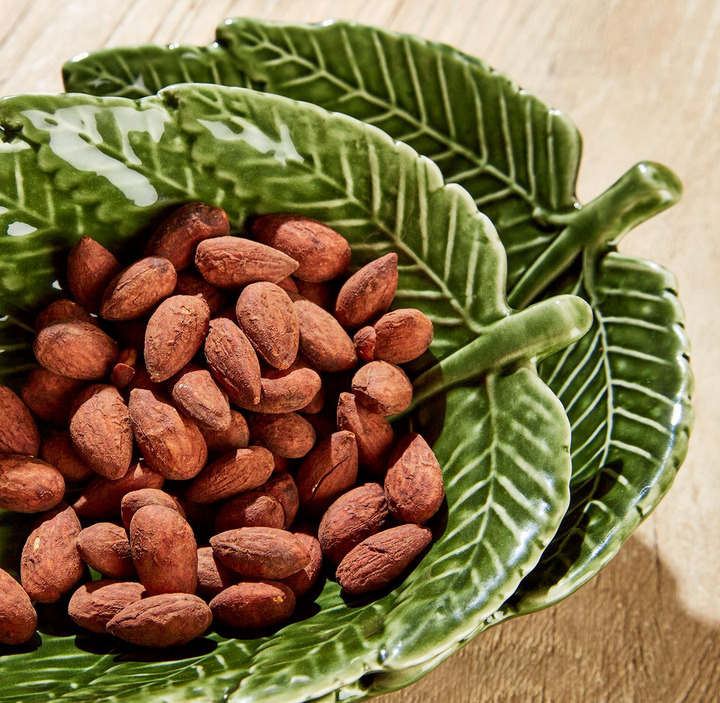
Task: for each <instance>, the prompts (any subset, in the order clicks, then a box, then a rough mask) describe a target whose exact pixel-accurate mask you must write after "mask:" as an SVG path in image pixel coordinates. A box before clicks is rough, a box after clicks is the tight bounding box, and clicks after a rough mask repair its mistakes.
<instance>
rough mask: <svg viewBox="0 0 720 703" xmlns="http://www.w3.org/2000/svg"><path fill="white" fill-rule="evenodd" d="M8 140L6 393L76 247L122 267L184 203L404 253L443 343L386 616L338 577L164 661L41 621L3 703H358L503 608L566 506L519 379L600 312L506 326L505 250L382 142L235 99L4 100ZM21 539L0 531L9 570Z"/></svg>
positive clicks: (357, 247) (15, 529)
mask: <svg viewBox="0 0 720 703" xmlns="http://www.w3.org/2000/svg"><path fill="white" fill-rule="evenodd" d="M0 129H1V130H2V132H0V136H1V137H2V140H1V141H0V294H1V295H2V299H1V301H0V305H1V306H2V310H0V319H1V320H2V323H0V349H1V350H2V352H3V355H2V374H3V377H4V380H6V381H9V382H11V383H12V382H14V381H17V379H18V375H19V373H20V372H21V371H22V370H23V369H25V368H26V367H27V366H28V364H30V363H31V362H32V356H31V351H30V346H29V342H30V339H31V335H30V333H29V332H27V331H26V330H25V327H27V326H28V323H27V320H29V319H32V317H31V315H32V313H33V312H35V311H36V310H37V307H38V306H39V305H40V304H41V303H42V302H44V301H46V300H47V298H48V297H49V296H51V295H57V290H53V289H58V288H62V270H63V258H64V255H65V253H66V252H67V250H68V247H69V246H70V245H71V244H72V242H73V241H74V240H76V239H77V238H78V237H79V236H81V235H83V234H90V235H92V236H94V237H97V238H98V239H99V240H100V241H102V242H103V243H105V244H106V245H108V246H109V247H110V248H111V249H112V250H114V251H115V252H117V253H118V254H119V255H120V256H123V255H125V256H132V255H133V254H134V252H136V251H137V249H138V246H140V245H141V240H142V239H143V237H144V236H146V233H147V232H148V231H149V230H150V228H151V227H152V225H153V223H154V222H156V221H157V219H158V218H159V217H160V216H161V215H162V213H163V211H165V210H166V209H167V208H168V207H169V206H173V205H175V204H177V203H180V202H184V201H190V200H202V201H204V202H207V203H212V204H215V205H219V206H222V207H223V208H224V209H225V210H226V211H227V213H228V215H229V217H230V220H231V222H232V223H233V226H234V227H235V229H236V230H240V229H241V228H242V225H243V223H244V221H245V219H246V217H247V216H248V215H250V214H255V213H267V212H278V211H296V212H302V213H305V214H307V215H310V216H313V217H317V218H318V219H321V220H324V221H326V222H328V223H330V224H331V225H332V226H334V227H336V228H337V229H338V230H339V231H340V232H341V233H343V234H344V235H345V236H346V237H347V238H348V240H349V241H350V242H351V245H352V248H353V260H354V264H356V265H357V264H360V263H362V262H363V260H365V259H367V258H374V257H376V256H378V255H379V254H381V253H383V252H385V251H387V250H390V249H392V250H395V251H397V252H398V254H399V257H400V259H399V268H400V285H399V295H398V300H399V302H400V303H401V304H402V305H413V306H417V307H418V308H420V309H422V310H424V311H425V312H426V314H428V316H430V317H431V319H432V320H433V322H434V324H435V332H436V335H435V340H434V342H433V345H432V347H431V350H430V353H428V354H427V355H426V357H424V359H423V362H422V363H421V364H420V365H418V366H417V367H416V373H417V374H418V376H417V379H416V381H415V383H416V387H417V389H418V398H417V402H416V405H415V409H414V411H413V412H412V413H411V414H410V415H409V419H410V420H411V421H412V422H413V424H415V425H417V426H418V427H420V428H422V429H423V431H424V432H425V433H426V434H427V436H428V438H429V440H430V441H431V442H432V444H433V446H434V449H435V452H436V454H437V456H438V459H439V460H440V462H441V465H442V466H443V471H444V475H445V483H446V486H447V510H446V511H444V512H443V515H442V516H440V517H439V518H438V519H437V520H436V521H435V524H434V525H433V528H434V530H435V534H436V541H435V542H434V544H433V545H432V548H431V549H430V550H429V552H428V553H427V554H426V555H424V557H423V558H422V561H421V562H420V564H419V566H418V567H417V568H416V569H415V570H414V571H413V572H412V573H411V574H409V575H408V576H407V578H405V579H404V581H403V582H402V583H401V584H400V585H398V586H397V587H396V588H394V589H393V590H391V591H389V592H387V593H385V594H382V595H381V596H380V597H379V598H374V599H368V600H364V601H347V602H346V601H345V600H343V598H342V597H341V595H340V592H339V587H338V586H337V584H336V583H334V582H332V581H329V582H328V583H327V584H326V586H325V588H324V590H323V591H322V593H321V594H320V595H319V597H318V599H317V601H316V603H315V604H313V605H310V606H306V607H305V608H304V609H303V610H301V611H300V612H299V613H298V614H297V617H296V618H295V621H294V622H292V623H291V624H289V625H287V626H286V627H283V628H282V629H280V630H279V631H278V632H276V633H273V634H270V635H267V636H263V637H257V638H254V639H232V638H230V639H227V638H224V637H221V636H219V635H215V634H213V635H211V636H210V637H209V638H207V639H206V640H205V641H204V642H200V643H199V644H196V645H190V646H188V647H187V648H186V649H185V650H183V651H182V652H179V653H171V654H169V655H168V654H164V653H157V652H139V651H136V650H133V649H132V648H129V647H127V646H125V645H116V644H113V643H108V642H106V641H104V640H103V639H102V638H101V639H98V638H96V637H92V636H89V635H82V634H77V633H76V631H75V630H73V629H72V628H69V629H68V628H66V626H65V625H64V624H63V622H64V621H63V619H62V618H61V617H60V616H59V614H58V613H59V612H60V611H61V610H62V607H61V606H60V607H58V608H57V609H53V608H49V609H47V610H48V611H50V612H44V613H42V612H41V623H44V625H43V624H41V640H42V644H41V646H40V647H39V649H37V650H36V651H34V650H33V646H30V647H29V648H28V651H27V652H25V653H17V654H15V656H1V657H0V678H1V680H2V682H3V686H2V689H1V690H0V701H8V702H9V701H13V702H15V701H19V700H22V701H44V700H47V699H48V698H50V697H52V698H62V699H67V700H78V701H97V700H123V701H124V700H128V701H147V700H148V699H149V697H152V696H153V695H157V697H158V699H161V700H171V699H172V700H190V699H192V700H198V699H202V700H211V701H251V700H252V701H303V700H308V699H312V698H319V697H321V696H326V695H327V696H329V698H328V700H330V699H332V700H336V699H337V700H355V699H361V698H363V697H365V696H367V695H369V694H370V693H372V692H374V691H375V690H379V689H383V688H388V687H390V688H392V687H399V686H401V685H404V684H405V683H407V682H408V681H409V680H412V679H413V678H415V677H417V675H418V671H422V670H424V669H425V668H427V666H428V662H432V661H436V660H438V659H439V658H442V657H443V656H446V655H447V653H449V652H451V651H453V649H454V648H455V647H457V646H458V643H460V642H462V641H464V640H466V639H467V638H468V637H470V636H471V635H472V633H473V632H475V631H477V630H478V628H479V627H480V626H481V625H482V622H483V621H484V620H485V619H486V618H487V617H488V616H489V615H491V614H492V613H493V612H494V611H495V610H496V609H497V608H498V607H500V605H501V604H502V603H503V602H504V601H505V600H506V599H507V598H508V597H509V596H510V595H511V594H512V593H513V592H515V590H516V589H517V586H518V584H519V583H520V580H521V578H522V577H523V576H524V575H525V574H526V573H527V572H528V571H529V570H530V569H532V567H533V566H534V565H535V564H536V563H537V561H538V559H539V558H540V556H541V554H542V552H543V550H544V549H545V547H546V546H547V544H548V542H549V541H550V539H551V538H552V536H553V535H554V534H555V532H556V530H557V528H558V525H559V524H560V521H561V519H562V517H563V515H564V514H565V512H566V509H567V505H568V500H569V480H570V468H571V467H570V456H569V441H570V428H569V424H568V421H567V418H566V416H565V413H564V411H563V407H562V405H561V404H560V403H559V401H558V400H557V398H556V397H555V396H554V395H553V393H552V392H551V391H550V390H549V389H548V388H547V386H546V385H545V384H544V383H543V382H542V381H541V380H540V378H539V377H538V376H537V375H536V373H535V372H534V370H532V368H531V365H532V363H533V362H534V361H535V360H536V359H539V358H542V357H544V356H547V355H548V354H551V353H552V352H554V351H556V350H558V349H560V348H563V347H565V346H567V345H568V344H570V343H572V342H574V341H576V340H577V339H578V338H579V337H581V336H582V334H583V333H584V332H585V331H586V330H587V328H588V327H589V325H590V322H591V313H590V308H589V307H588V305H587V304H586V303H585V302H584V301H583V300H582V299H580V298H579V297H576V296H570V295H562V296H558V297H555V298H551V299H548V300H546V301H543V302H541V303H538V304H537V305H535V306H532V307H530V308H528V309H526V310H523V311H521V312H514V311H512V310H511V309H510V308H509V307H508V305H507V303H506V300H505V296H504V290H505V259H504V252H503V249H502V246H501V244H500V240H499V239H498V237H497V233H496V232H495V230H494V228H493V226H492V224H491V223H490V221H489V220H488V219H487V218H486V217H485V216H483V215H481V214H480V213H479V212H478V211H477V209H476V207H475V204H474V202H473V200H472V198H471V197H470V196H469V195H468V193H467V192H466V191H465V190H463V189H462V188H460V187H458V186H454V185H451V186H446V185H445V184H444V182H443V179H442V176H441V174H440V171H439V170H438V168H437V167H436V166H435V164H434V163H433V162H432V161H430V160H429V159H426V158H423V157H420V156H419V155H418V154H417V152H415V151H414V150H413V149H412V148H411V147H409V146H407V145H405V144H401V143H397V142H395V141H393V140H392V139H391V138H390V137H388V136H387V135H386V134H385V133H384V132H382V131H380V130H379V129H376V128H374V127H370V126H368V125H365V124H363V123H361V122H358V121H357V120H354V119H352V118H349V117H346V116H343V115H331V114H330V113H328V112H326V111H325V110H323V109H321V108H319V107H316V106H313V105H308V104H302V103H296V102H295V101H291V100H287V99H285V98H282V97H276V96H270V95H267V94H263V93H258V92H255V91H248V90H244V89H239V88H221V87H217V86H191V85H185V86H176V87H174V88H169V89H166V90H164V91H162V92H161V93H160V95H158V96H156V97H151V98H147V99H144V100H141V101H139V102H136V101H132V100H127V99H119V98H95V97H90V96H82V95H60V96H54V95H37V96H22V95H21V96H15V97H11V98H7V99H5V100H2V101H0ZM138 232H140V234H139V235H138ZM26 316H27V317H26ZM430 400H431V402H428V401H430ZM23 526H25V521H21V520H19V519H18V518H17V516H13V515H11V514H8V513H5V514H3V515H2V516H0V547H1V549H2V552H1V557H2V558H1V560H0V561H1V563H2V565H3V567H8V568H12V567H13V566H14V565H16V564H17V551H18V547H19V545H20V544H21V543H22V539H20V538H19V537H18V534H19V533H20V532H21V531H22V527H23ZM428 613H432V617H428ZM43 627H45V628H46V629H42V628H43ZM48 628H49V629H48ZM4 654H8V653H7V652H4Z"/></svg>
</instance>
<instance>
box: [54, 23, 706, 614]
mask: <svg viewBox="0 0 720 703" xmlns="http://www.w3.org/2000/svg"><path fill="white" fill-rule="evenodd" d="M221 74H222V75H221ZM64 78H65V85H66V88H67V90H69V91H80V92H90V93H94V94H100V95H131V96H135V97H139V96H142V95H149V94H152V93H154V92H155V91H157V90H159V89H160V88H162V87H163V86H165V85H167V84H169V83H173V82H176V81H178V80H182V81H201V82H203V81H208V82H218V81H228V82H230V83H237V84H240V85H245V84H250V85H252V86H253V87H256V88H258V89H261V90H265V91H268V92H271V93H278V94H282V95H286V96H289V97H293V98H296V99H299V100H306V101H309V102H314V103H317V104H318V105H322V106H323V107H326V108H327V109H330V110H336V111H338V112H343V113H347V114H350V115H353V116H355V117H357V118H359V119H362V120H364V121H366V122H368V123H370V124H374V125H377V126H379V127H381V128H382V129H383V130H385V131H386V132H388V133H389V134H390V135H391V136H393V137H395V138H396V139H400V140H403V141H405V142H407V143H408V144H410V145H412V146H414V147H415V148H416V149H417V150H418V151H419V152H420V153H422V154H425V155H426V156H429V157H430V158H432V159H433V160H434V161H435V162H436V163H437V165H438V166H439V168H440V169H441V171H442V173H443V175H444V177H445V179H446V180H447V181H448V182H453V183H460V184H461V185H463V186H464V187H465V188H466V189H467V190H468V191H469V192H470V193H471V195H472V196H473V198H474V200H475V203H476V204H477V206H478V208H479V209H480V210H481V211H482V212H484V213H485V214H486V215H488V216H489V217H490V218H491V220H492V221H493V223H494V224H495V226H496V228H497V231H498V233H499V235H500V238H501V240H502V242H503V244H504V245H505V248H506V251H507V257H508V299H509V300H510V302H511V304H512V305H514V306H515V307H523V306H525V305H527V304H528V303H530V302H532V301H533V300H536V299H537V298H538V297H542V296H543V295H544V294H545V291H547V290H548V289H549V288H552V287H553V286H561V288H558V290H560V291H563V290H564V291H571V292H575V293H577V294H578V295H581V296H582V297H584V298H585V299H586V300H587V301H588V302H589V303H590V304H591V305H592V306H593V308H594V311H595V314H596V321H595V323H594V328H593V331H592V332H591V333H590V334H589V335H587V336H586V337H585V338H584V339H583V340H582V341H581V342H580V343H579V344H578V345H575V346H573V347H570V348H568V350H567V352H566V353H564V354H558V355H556V356H555V357H551V358H550V359H547V360H546V361H544V362H543V363H542V364H541V365H540V367H539V371H540V374H541V376H542V377H543V378H545V379H546V380H547V382H548V383H549V385H550V387H551V388H553V390H555V391H556V392H557V393H558V395H559V396H560V397H561V399H562V400H563V402H564V403H565V405H566V407H567V409H568V414H569V415H570V417H571V420H572V422H573V452H574V457H573V472H574V477H575V478H574V485H573V509H572V511H571V513H570V514H569V515H568V517H567V518H566V521H565V523H564V524H563V528H562V529H561V531H560V534H559V535H558V537H557V539H556V540H555V541H554V542H553V544H552V545H551V547H550V549H549V550H548V552H547V554H546V555H545V557H544V559H543V563H542V565H541V567H540V570H539V571H538V573H534V574H532V575H531V576H529V577H528V579H527V580H526V581H525V583H524V584H523V590H522V592H521V594H518V596H517V598H516V599H515V600H514V601H513V604H512V606H509V607H508V609H507V612H506V614H505V615H502V616H500V615H499V616H498V618H500V617H505V616H506V615H507V613H513V614H522V613H526V612H531V611H533V610H537V609H539V608H542V607H546V606H548V605H550V604H552V603H554V602H556V601H557V600H559V599H561V598H563V597H565V596H567V595H569V594H570V593H572V592H573V591H574V590H576V589H577V588H579V587H580V586H581V585H582V584H583V583H585V582H587V580H588V579H590V578H591V577H592V576H594V575H595V574H596V573H597V572H598V571H599V570H600V569H601V568H602V567H603V566H604V565H605V564H606V563H607V562H608V561H609V560H610V559H611V558H612V557H613V556H614V555H615V554H616V553H617V551H618V549H619V548H620V547H621V546H622V544H623V543H624V541H625V540H626V539H627V537H628V536H629V535H630V534H631V533H632V531H633V530H634V529H635V527H636V526H637V524H638V523H639V521H640V520H641V519H642V518H643V517H644V516H645V515H647V514H648V513H649V512H650V511H651V510H652V509H653V508H654V507H655V506H656V505H657V504H658V502H659V501H660V499H661V498H662V496H663V495H664V493H665V492H666V491H667V489H668V488H669V487H670V485H671V484H672V480H673V478H674V476H675V472H676V471H677V468H678V467H679V465H680V464H681V463H682V460H683V459H684V457H685V453H686V450H687V438H688V434H689V431H690V427H691V425H692V412H691V408H690V403H689V399H690V393H691V390H692V374H691V372H690V368H689V365H688V353H689V352H688V347H689V345H688V341H687V338H686V335H685V333H684V315H683V311H682V308H681V306H680V303H679V301H678V299H677V295H676V292H675V288H676V287H675V284H674V282H673V279H672V275H671V274H669V273H668V272H667V271H664V270H663V269H661V268H660V267H658V266H656V265H654V264H651V263H650V262H644V261H642V260H639V259H629V258H628V257H619V256H618V255H616V254H614V253H613V252H614V251H615V248H616V245H617V243H618V242H619V240H620V239H621V238H622V237H623V236H624V235H625V234H626V233H627V232H628V231H629V230H630V229H631V228H632V227H634V226H635V225H637V224H639V223H640V222H642V221H643V220H646V219H647V218H649V217H652V216H653V215H655V214H657V213H659V212H661V211H662V210H664V209H665V208H667V207H669V206H671V205H672V204H674V203H675V202H677V200H678V199H679V197H680V195H681V190H682V188H681V184H680V182H679V181H678V179H677V177H676V176H675V175H674V174H673V173H672V172H671V171H670V170H669V169H667V168H666V167H664V166H662V165H659V164H653V163H640V164H637V165H636V166H634V167H633V168H632V169H630V170H629V171H628V172H627V173H626V174H625V175H623V176H622V177H621V178H620V179H619V180H618V181H617V182H616V183H615V184H614V185H613V186H611V187H610V188H609V189H608V190H607V191H606V192H605V193H602V194H601V195H599V196H598V197H597V198H595V199H594V200H593V201H591V202H590V203H588V204H587V205H581V204H579V203H578V202H577V199H576V196H575V180H576V176H577V171H578V167H579V162H580V152H581V140H580V135H579V133H578V131H577V129H576V128H575V126H574V125H573V124H572V122H571V121H570V120H569V119H568V118H567V117H566V116H565V115H563V114H562V113H560V112H558V111H557V110H553V109H551V108H550V107H549V106H548V105H547V104H545V103H544V102H542V101H541V100H540V99H538V98H537V97H536V96H534V95H533V94H532V93H529V92H527V91H525V90H522V89H520V88H519V87H518V86H517V85H516V84H515V83H514V82H513V81H512V80H511V79H510V78H508V77H506V76H505V75H503V74H502V73H498V72H497V71H494V70H493V69H492V68H490V67H489V66H487V64H485V63H483V62H482V61H479V60H478V59H475V58H473V57H469V56H467V55H464V54H461V53H459V52H458V51H456V50H455V49H453V48H452V47H448V46H445V45H442V44H436V43H432V42H427V41H424V40H422V39H419V38H417V37H411V36H405V35H401V34H395V33H392V32H387V31H384V30H380V29H376V28H373V27H367V26H363V25H357V24H354V23H349V22H342V21H341V22H331V23H323V24H322V25H317V26H311V25H296V24H282V23H271V22H263V21H257V20H251V19H235V20H228V21H227V22H225V23H224V24H223V25H221V26H220V27H219V28H218V32H217V41H216V43H214V44H213V45H212V46H210V47H206V48H198V47H188V46H173V47H172V48H161V47H155V46H140V47H134V48H127V49H110V50H105V51H99V52H95V53H93V54H90V55H89V56H87V57H83V58H81V59H80V60H78V61H72V62H69V63H68V64H66V66H65V67H64ZM607 280H612V281H613V285H612V286H611V287H610V291H611V292H608V286H607V285H606V283H605V282H606V281H607ZM451 361H452V360H450V359H449V360H447V361H446V365H447V364H450V363H451ZM427 380H428V379H427V377H426V378H425V381H427ZM628 383H630V384H631V386H630V387H628V385H627V384H628ZM615 475H616V478H615V479H614V480H615V483H616V484H617V485H615V486H614V490H613V491H611V492H608V490H609V486H608V481H609V480H610V479H611V477H612V476H615ZM605 500H611V502H612V505H611V506H610V509H609V510H608V512H607V514H606V515H604V517H602V519H601V518H600V517H599V515H600V512H602V511H603V510H605V508H606V507H607V506H606V504H605ZM595 513H597V516H595V517H593V519H590V517H589V516H591V515H594V514H595ZM553 584H554V585H553Z"/></svg>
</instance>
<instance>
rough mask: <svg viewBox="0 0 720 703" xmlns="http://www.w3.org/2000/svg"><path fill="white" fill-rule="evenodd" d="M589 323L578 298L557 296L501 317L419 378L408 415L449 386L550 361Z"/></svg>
mask: <svg viewBox="0 0 720 703" xmlns="http://www.w3.org/2000/svg"><path fill="white" fill-rule="evenodd" d="M591 323H592V310H591V308H590V306H589V305H588V304H587V303H586V302H585V301H583V300H582V299H581V298H578V297H576V296H557V297H555V298H551V299H550V300H545V301H543V302H541V303H536V304H535V305H531V306H530V307H529V308H526V309H525V310H521V311H520V312H518V313H515V314H514V315H510V316H508V317H505V318H503V319H501V320H499V321H498V322H495V323H494V324H493V325H492V326H491V327H489V328H488V329H487V331H486V332H485V333H483V334H481V335H480V336H479V337H477V338H476V339H474V340H473V341H472V342H470V344H467V345H466V346H464V347H462V348H461V349H458V350H457V351H455V352H453V353H452V354H450V356H447V357H445V358H444V359H442V360H441V361H440V362H438V363H437V364H436V365H435V366H433V367H431V368H430V369H428V370H427V371H425V372H424V373H423V374H422V375H421V376H419V377H418V378H417V379H416V380H415V381H414V382H413V388H414V391H415V392H414V395H413V402H412V405H411V406H410V408H409V409H408V411H407V412H411V411H412V410H413V409H414V408H416V407H417V406H418V405H422V404H423V403H425V402H427V401H428V400H430V399H431V398H432V397H433V396H435V395H437V394H438V393H441V392H443V391H445V390H447V389H448V388H451V387H452V386H456V385H459V384H461V383H467V382H469V381H475V380H479V379H481V378H482V377H483V376H486V375H487V374H489V373H495V372H498V371H500V370H503V369H512V368H515V367H518V366H522V365H523V364H527V363H529V362H533V363H534V362H536V361H539V360H540V359H543V358H545V357H547V356H550V355H551V354H553V353H555V352H556V351H558V350H559V349H564V348H565V347H567V346H569V345H570V344H573V343H574V342H576V341H577V340H578V339H580V338H581V337H582V336H583V335H584V334H585V333H586V332H587V330H588V329H589V328H590V324H591ZM519 339H522V340H523V344H522V346H521V347H519V346H518V340H519Z"/></svg>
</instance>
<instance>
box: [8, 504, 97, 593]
mask: <svg viewBox="0 0 720 703" xmlns="http://www.w3.org/2000/svg"><path fill="white" fill-rule="evenodd" d="M80 529H81V527H80V521H79V520H78V518H77V515H76V514H75V511H74V510H73V509H72V508H71V507H70V506H69V505H67V504H66V503H60V505H58V506H57V507H56V508H55V509H54V510H51V511H50V512H49V513H47V514H46V515H43V516H42V518H40V521H39V522H38V523H37V524H36V526H35V529H33V531H32V532H31V533H30V535H29V537H28V538H27V541H26V542H25V546H24V547H23V551H22V556H21V557H20V582H21V583H22V587H23V588H24V589H25V591H26V592H27V594H28V595H29V596H30V598H32V599H33V600H36V601H39V602H40V603H54V602H55V601H57V600H59V599H60V598H61V597H62V596H63V595H64V594H65V593H68V592H69V591H71V590H72V589H73V588H74V587H75V586H76V585H77V583H78V582H79V581H80V579H81V578H82V575H83V571H84V566H83V563H82V560H81V559H80V556H79V554H78V551H77V538H78V535H79V534H80Z"/></svg>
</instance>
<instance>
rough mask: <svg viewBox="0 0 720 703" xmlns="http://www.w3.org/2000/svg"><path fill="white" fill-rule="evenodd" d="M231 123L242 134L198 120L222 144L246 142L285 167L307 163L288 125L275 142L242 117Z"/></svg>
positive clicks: (220, 124) (207, 121)
mask: <svg viewBox="0 0 720 703" xmlns="http://www.w3.org/2000/svg"><path fill="white" fill-rule="evenodd" d="M230 121H231V122H232V123H233V124H236V125H237V126H238V127H242V132H233V131H232V130H231V129H230V127H228V126H227V124H226V123H225V122H219V121H216V120H201V119H198V123H199V124H201V125H202V126H203V127H205V129H207V130H208V131H209V132H210V134H212V135H213V137H215V139H219V140H220V141H222V142H238V141H241V142H245V143H246V144H248V145H249V146H251V147H252V148H253V149H255V150H256V151H259V152H260V153H261V154H272V156H273V158H274V159H275V160H276V161H279V162H280V163H281V164H282V165H283V166H285V164H286V163H287V162H288V161H299V162H303V161H305V159H303V157H302V156H300V154H299V153H298V151H297V149H296V148H295V144H294V143H293V140H292V139H291V138H290V130H289V129H288V126H287V125H285V124H283V125H280V141H275V140H274V139H271V138H270V137H268V136H267V134H265V133H264V132H262V131H261V130H260V129H259V128H258V127H256V126H255V125H254V124H252V123H251V122H248V121H247V120H244V119H243V118H242V117H231V118H230Z"/></svg>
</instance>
